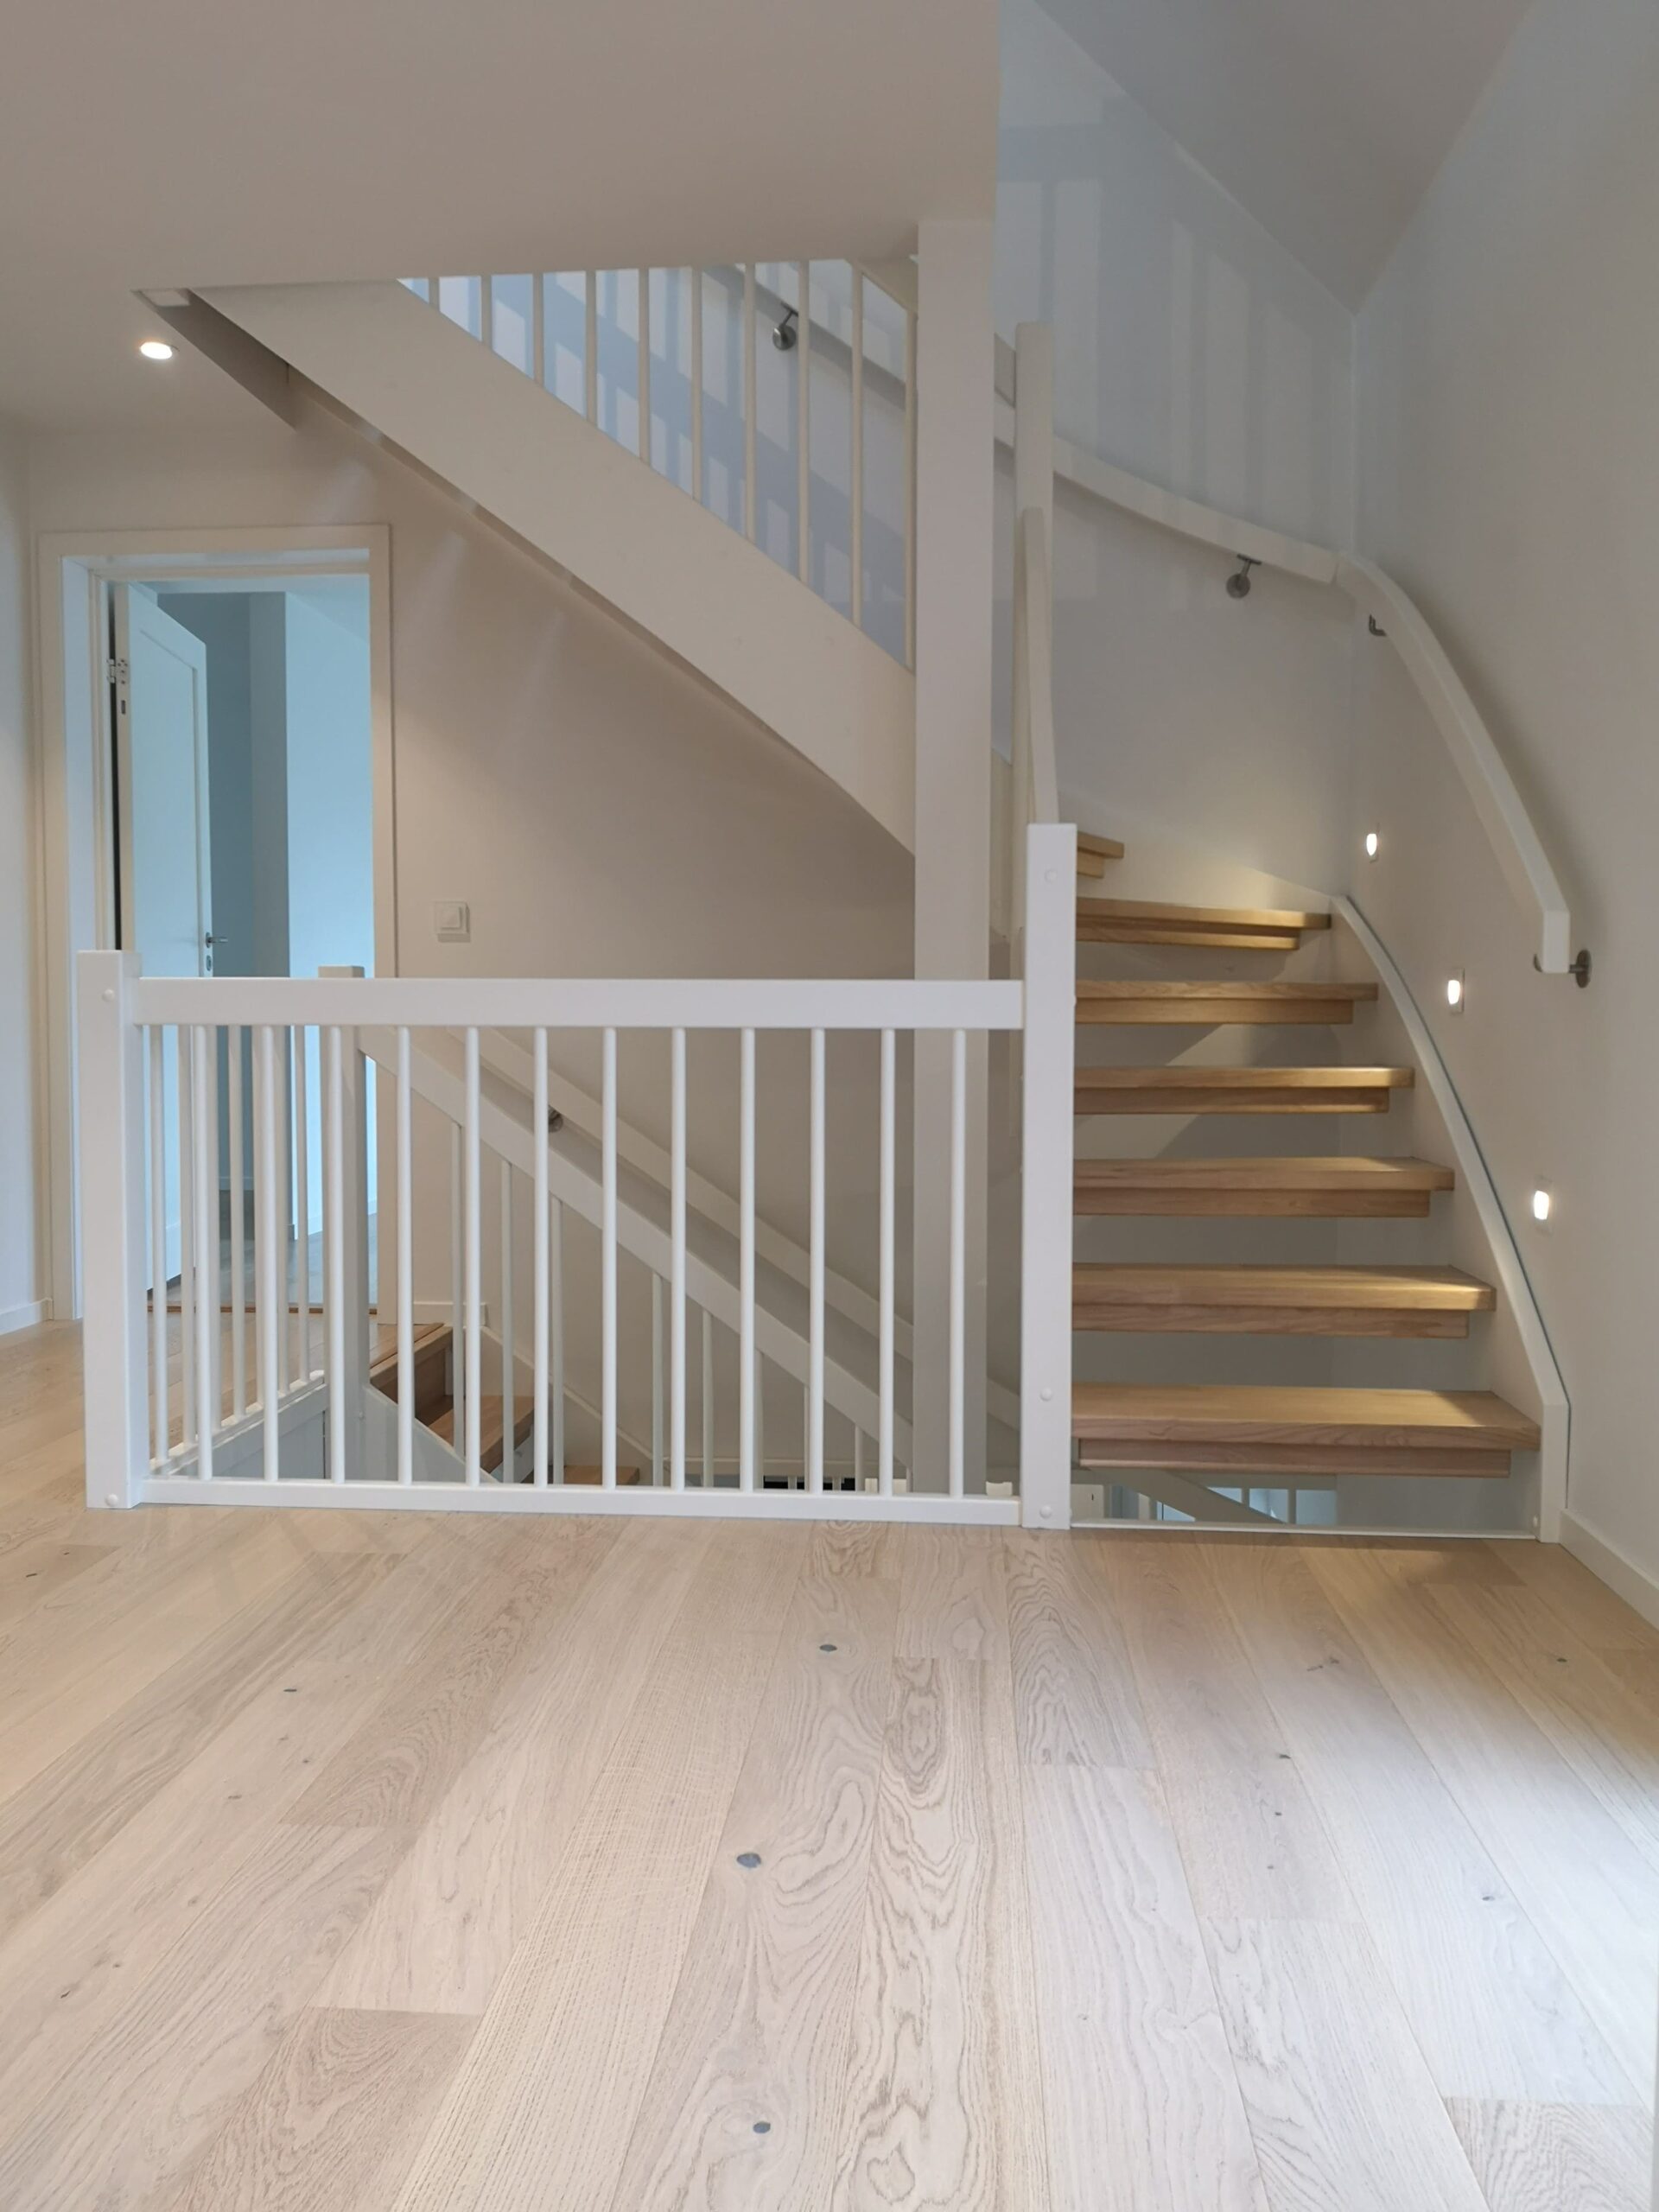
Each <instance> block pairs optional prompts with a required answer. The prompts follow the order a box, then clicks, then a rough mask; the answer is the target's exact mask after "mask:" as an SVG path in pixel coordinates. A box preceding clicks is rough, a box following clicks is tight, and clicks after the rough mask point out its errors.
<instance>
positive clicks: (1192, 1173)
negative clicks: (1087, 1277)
mask: <svg viewBox="0 0 1659 2212" xmlns="http://www.w3.org/2000/svg"><path fill="white" fill-rule="evenodd" d="M1456 1181H1457V1177H1456V1175H1455V1173H1453V1171H1452V1169H1451V1168H1449V1167H1439V1166H1435V1164H1434V1163H1433V1161H1432V1160H1408V1159H1398V1160H1395V1159H1387V1158H1377V1157H1373V1156H1371V1155H1369V1154H1360V1153H1338V1154H1331V1155H1329V1156H1328V1157H1327V1156H1321V1155H1318V1154H1293V1155H1291V1156H1290V1157H1287V1158H1274V1157H1271V1156H1266V1155H1260V1154H1258V1155H1255V1156H1250V1155H1245V1156H1243V1157H1240V1158H1234V1159H1219V1158H1215V1157H1213V1156H1209V1155H1206V1156H1205V1157H1204V1158H1202V1159H1198V1160H1169V1159H1159V1160H1078V1162H1077V1185H1078V1187H1079V1188H1080V1189H1094V1190H1100V1189H1139V1188H1143V1187H1144V1188H1160V1187H1161V1188H1164V1189H1170V1188H1174V1189H1179V1190H1187V1191H1212V1190H1273V1191H1307V1190H1316V1191H1328V1190H1344V1189H1349V1188H1355V1187H1357V1188H1361V1189H1363V1188H1367V1187H1370V1186H1372V1185H1377V1184H1386V1185H1389V1187H1391V1188H1396V1189H1404V1190H1414V1191H1449V1190H1451V1189H1452V1186H1453V1185H1455V1183H1456Z"/></svg>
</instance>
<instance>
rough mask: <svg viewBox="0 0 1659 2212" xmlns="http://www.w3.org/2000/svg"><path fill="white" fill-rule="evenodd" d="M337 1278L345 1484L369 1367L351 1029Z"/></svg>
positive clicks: (357, 1447) (343, 1071)
mask: <svg viewBox="0 0 1659 2212" xmlns="http://www.w3.org/2000/svg"><path fill="white" fill-rule="evenodd" d="M364 972H365V971H364V970H363V969H361V968H319V969H318V970H317V976H318V978H319V980H320V981H326V980H327V979H328V978H331V977H334V976H344V977H348V978H359V979H360V978H361V976H363V974H364ZM340 1169H341V1173H340V1225H341V1230H342V1233H343V1243H342V1249H341V1253H340V1261H341V1267H340V1277H341V1281H342V1282H343V1284H344V1287H345V1291H344V1296H343V1298H342V1300H341V1305H342V1307H343V1309H344V1310H343V1316H342V1318H343V1319H344V1323H345V1330H344V1357H343V1360H342V1363H341V1365H340V1378H339V1379H340V1395H339V1397H338V1399H335V1398H334V1396H333V1395H331V1396H330V1402H329V1407H328V1418H329V1420H330V1421H331V1422H334V1421H338V1422H339V1423H340V1434H341V1436H342V1439H343V1440H344V1444H345V1458H346V1481H347V1482H351V1481H353V1480H354V1479H355V1478H358V1477H359V1476H360V1475H361V1473H362V1471H363V1422H364V1408H363V1394H364V1392H365V1390H366V1389H368V1387H369V1366H370V1359H369V1205H368V1201H369V1120H368V1071H367V1063H366V1062H365V1059H364V1058H363V1054H362V1052H360V1051H359V1047H358V1041H357V1032H356V1030H355V1029H342V1030H341V1031H340ZM305 1264H308V1262H306V1263H305Z"/></svg>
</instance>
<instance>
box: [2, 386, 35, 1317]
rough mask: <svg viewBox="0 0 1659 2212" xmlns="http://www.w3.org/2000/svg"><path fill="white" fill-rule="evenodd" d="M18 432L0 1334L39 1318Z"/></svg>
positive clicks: (9, 571)
mask: <svg viewBox="0 0 1659 2212" xmlns="http://www.w3.org/2000/svg"><path fill="white" fill-rule="evenodd" d="M24 489H25V486H24V468H23V448H22V440H21V439H20V438H19V437H18V436H16V435H15V434H14V433H13V432H11V431H10V430H8V429H6V427H5V426H4V424H3V423H0V1038H3V1039H5V1043H4V1046H3V1048H0V1332H4V1331H5V1330H7V1329H11V1328H21V1327H24V1326H26V1325H28V1324H29V1322H31V1321H35V1320H37V1319H39V1318H40V1315H39V1313H38V1310H37V1301H38V1300H39V1299H40V1298H41V1295H42V1284H41V1211H40V1207H39V1204H38V1195H37V1180H36V1175H37V1165H38V1159H37V1130H38V1122H37V1116H36V1093H35V1077H36V1057H35V1046H36V1041H37V1040H36V1037H35V1000H36V982H37V978H36V975H35V946H36V936H35V857H36V855H35V832H36V821H37V817H36V810H35V779H34V771H33V763H32V758H31V747H30V743H29V581H28V580H29V533H28V528H27V521H26V506H25V499H24Z"/></svg>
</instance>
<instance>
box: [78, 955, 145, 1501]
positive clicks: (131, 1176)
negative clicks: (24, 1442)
mask: <svg viewBox="0 0 1659 2212" xmlns="http://www.w3.org/2000/svg"><path fill="white" fill-rule="evenodd" d="M137 973H138V963H137V957H135V956H134V955H133V954H130V953H123V952H83V953H81V954H80V955H79V957H78V959H77V962H76V971H75V976H76V989H75V999H76V1030H77V1046H78V1051H79V1077H80V1079H79V1102H80V1140H79V1141H80V1234H81V1297H82V1309H83V1313H84V1317H85V1318H84V1322H83V1325H82V1331H81V1346H82V1356H83V1360H84V1364H85V1370H86V1503H87V1504H88V1505H89V1506H106V1505H136V1504H137V1503H138V1500H139V1497H140V1495H141V1493H142V1490H143V1482H144V1478H145V1476H146V1474H147V1473H148V1471H149V1436H148V1430H149V1378H148V1376H147V1374H146V1371H145V1365H144V1325H145V1319H146V1313H145V1300H146V1296H147V1292H148V1286H147V1284H146V1281H145V1273H146V1269H145V1255H144V1229H145V1216H146V1207H145V1193H144V1160H145V1130H144V1053H143V1032H142V1031H141V1030H139V1029H137V1028H136V1027H134V1025H133V1022H132V1020H130V1015H129V1013H128V1004H127V995H128V991H129V989H130V986H131V983H132V981H133V978H134V977H135V976H137Z"/></svg>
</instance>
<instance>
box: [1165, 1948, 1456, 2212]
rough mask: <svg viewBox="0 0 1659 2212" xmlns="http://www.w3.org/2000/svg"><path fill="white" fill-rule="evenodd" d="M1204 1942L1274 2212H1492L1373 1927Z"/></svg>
mask: <svg viewBox="0 0 1659 2212" xmlns="http://www.w3.org/2000/svg"><path fill="white" fill-rule="evenodd" d="M1205 1937H1206V1940H1207V1942H1208V1946H1209V1953H1210V1965H1211V1974H1213V1976H1214V1979H1215V1983H1216V1988H1217V1994H1218V1996H1219V1999H1220V2002H1221V2012H1222V2018H1223V2020H1224V2022H1225V2024H1226V2029H1227V2037H1228V2042H1229V2044H1230V2047H1231V2050H1232V2053H1233V2060H1234V2063H1235V2066H1236V2069H1237V2072H1238V2078H1239V2086H1240V2088H1242V2089H1243V2094H1244V2108H1245V2111H1246V2113H1248V2114H1249V2122H1250V2133H1251V2137H1252V2139H1253V2140H1254V2142H1255V2152H1256V2156H1257V2158H1259V2159H1260V2161H1261V2164H1262V2179H1263V2180H1264V2181H1265V2183H1267V2190H1268V2202H1270V2203H1271V2205H1272V2207H1273V2212H1333V2208H1335V2207H1338V2206H1340V2208H1341V2212H1402V2208H1403V2207H1405V2206H1408V2205H1409V2206H1412V2207H1414V2208H1422V2212H1428V2208H1430V2207H1433V2212H1485V2206H1484V2198H1483V2197H1482V2195H1481V2191H1480V2189H1479V2186H1478V2183H1477V2182H1476V2180H1475V2177H1474V2175H1473V2173H1472V2172H1471V2171H1470V2167H1469V2163H1468V2161H1467V2159H1466V2158H1465V2156H1464V2154H1463V2151H1462V2149H1461V2147H1460V2145H1459V2141H1458V2137H1457V2132H1456V2130H1455V2129H1454V2128H1453V2127H1452V2123H1451V2120H1449V2119H1448V2118H1447V2116H1446V2107H1445V2106H1444V2105H1443V2104H1442V2103H1441V2101H1440V2098H1439V2096H1438V2095H1437V2094H1435V2089H1434V2084H1433V2080H1432V2079H1431V2078H1430V2075H1429V2071H1428V2069H1427V2066H1426V2064H1425V2063H1424V2062H1423V2056H1422V2053H1421V2050H1419V2049H1418V2047H1417V2044H1416V2043H1415V2041H1414V2038H1413V2037H1412V2033H1411V2030H1410V2028H1409V2026H1408V2024H1407V2022H1406V2018H1405V2015H1404V2014H1403V2013H1402V2012H1401V2010H1400V2006H1399V2005H1398V2002H1397V2001H1396V1999H1395V1994H1394V1992H1393V1990H1392V1989H1391V1988H1390V1987H1389V1984H1388V1981H1387V1980H1386V1978H1385V1976H1384V1974H1383V1970H1382V1967H1380V1966H1379V1965H1378V1963H1377V1961H1376V1955H1375V1954H1374V1952H1373V1951H1372V1949H1371V1947H1370V1942H1368V1941H1367V1939H1366V1936H1365V1932H1364V1930H1363V1929H1361V1928H1357V1927H1332V1926H1330V1925H1328V1924H1321V1923H1318V1922H1313V1921H1294V1922H1292V1921H1276V1922H1275V1921H1219V1922H1217V1921H1212V1922H1210V1923H1207V1924H1206V1927H1205Z"/></svg>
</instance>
